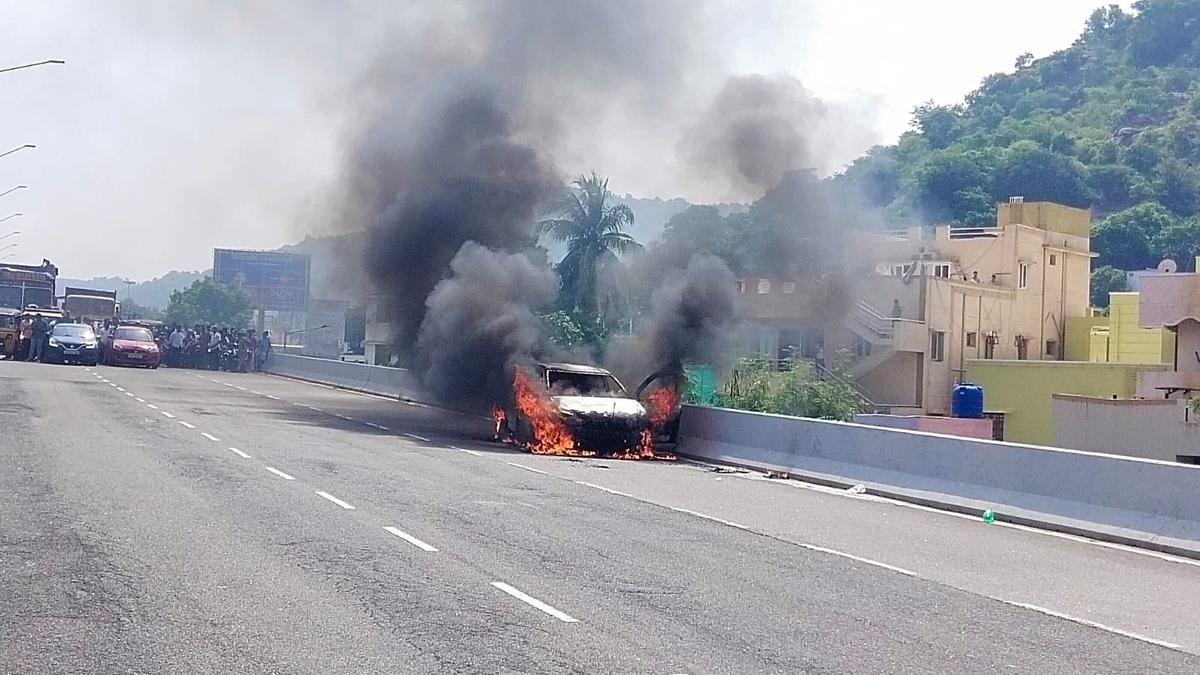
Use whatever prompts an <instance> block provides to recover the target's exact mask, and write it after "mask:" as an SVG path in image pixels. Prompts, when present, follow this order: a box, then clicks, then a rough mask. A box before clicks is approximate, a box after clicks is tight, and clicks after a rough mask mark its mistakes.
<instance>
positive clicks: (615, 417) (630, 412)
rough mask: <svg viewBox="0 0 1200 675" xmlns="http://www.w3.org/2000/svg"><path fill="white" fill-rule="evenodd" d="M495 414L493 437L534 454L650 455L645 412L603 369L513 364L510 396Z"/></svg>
mask: <svg viewBox="0 0 1200 675" xmlns="http://www.w3.org/2000/svg"><path fill="white" fill-rule="evenodd" d="M494 416H495V419H496V435H497V437H498V438H501V439H503V440H508V441H511V442H514V443H517V444H519V445H521V446H523V447H525V448H527V449H528V450H530V451H531V452H534V453H536V454H547V455H584V456H590V455H597V454H602V455H626V456H627V455H644V456H653V442H654V441H653V436H652V434H651V432H650V426H651V418H650V413H649V412H647V410H646V408H645V407H644V406H643V405H642V404H641V403H640V402H639V401H638V400H637V399H635V398H633V397H632V396H630V395H629V393H628V392H626V391H625V387H624V386H623V385H622V384H621V382H620V381H619V380H617V378H616V377H614V376H613V374H612V373H610V372H608V371H607V370H604V369H603V368H597V367H595V366H584V365H577V364H569V363H540V364H537V365H536V366H535V367H534V368H533V371H532V373H531V372H527V371H526V370H525V369H522V368H517V369H515V371H514V376H513V391H512V400H511V401H510V402H509V404H508V405H507V406H497V407H496V409H495V411H494Z"/></svg>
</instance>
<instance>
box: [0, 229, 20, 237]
mask: <svg viewBox="0 0 1200 675" xmlns="http://www.w3.org/2000/svg"><path fill="white" fill-rule="evenodd" d="M14 234H21V231H20V230H13V231H12V232H9V233H8V234H6V235H4V236H3V237H0V239H8V238H9V237H11V236H13V235H14Z"/></svg>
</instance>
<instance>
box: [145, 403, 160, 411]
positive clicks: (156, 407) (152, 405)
mask: <svg viewBox="0 0 1200 675" xmlns="http://www.w3.org/2000/svg"><path fill="white" fill-rule="evenodd" d="M146 407H147V408H149V409H151V410H158V406H156V405H154V404H153V403H147V404H146Z"/></svg>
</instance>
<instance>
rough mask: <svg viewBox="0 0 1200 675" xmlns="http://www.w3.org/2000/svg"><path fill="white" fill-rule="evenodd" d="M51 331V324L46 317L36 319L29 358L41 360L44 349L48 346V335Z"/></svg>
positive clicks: (30, 342) (32, 330)
mask: <svg viewBox="0 0 1200 675" xmlns="http://www.w3.org/2000/svg"><path fill="white" fill-rule="evenodd" d="M49 333H50V324H48V323H46V319H45V317H41V316H39V317H38V318H36V319H34V321H33V326H32V329H31V337H30V341H29V360H30V361H41V360H42V351H43V350H44V349H45V348H46V336H47V335H49Z"/></svg>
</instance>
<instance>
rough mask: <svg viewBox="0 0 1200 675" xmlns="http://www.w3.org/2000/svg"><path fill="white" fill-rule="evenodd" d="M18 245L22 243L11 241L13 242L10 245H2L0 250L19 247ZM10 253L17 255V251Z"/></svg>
mask: <svg viewBox="0 0 1200 675" xmlns="http://www.w3.org/2000/svg"><path fill="white" fill-rule="evenodd" d="M18 246H20V244H18V243H16V242H13V243H11V244H9V245H7V246H0V251H7V250H8V249H10V248H16V247H18ZM9 255H16V253H11V254H9Z"/></svg>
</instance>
